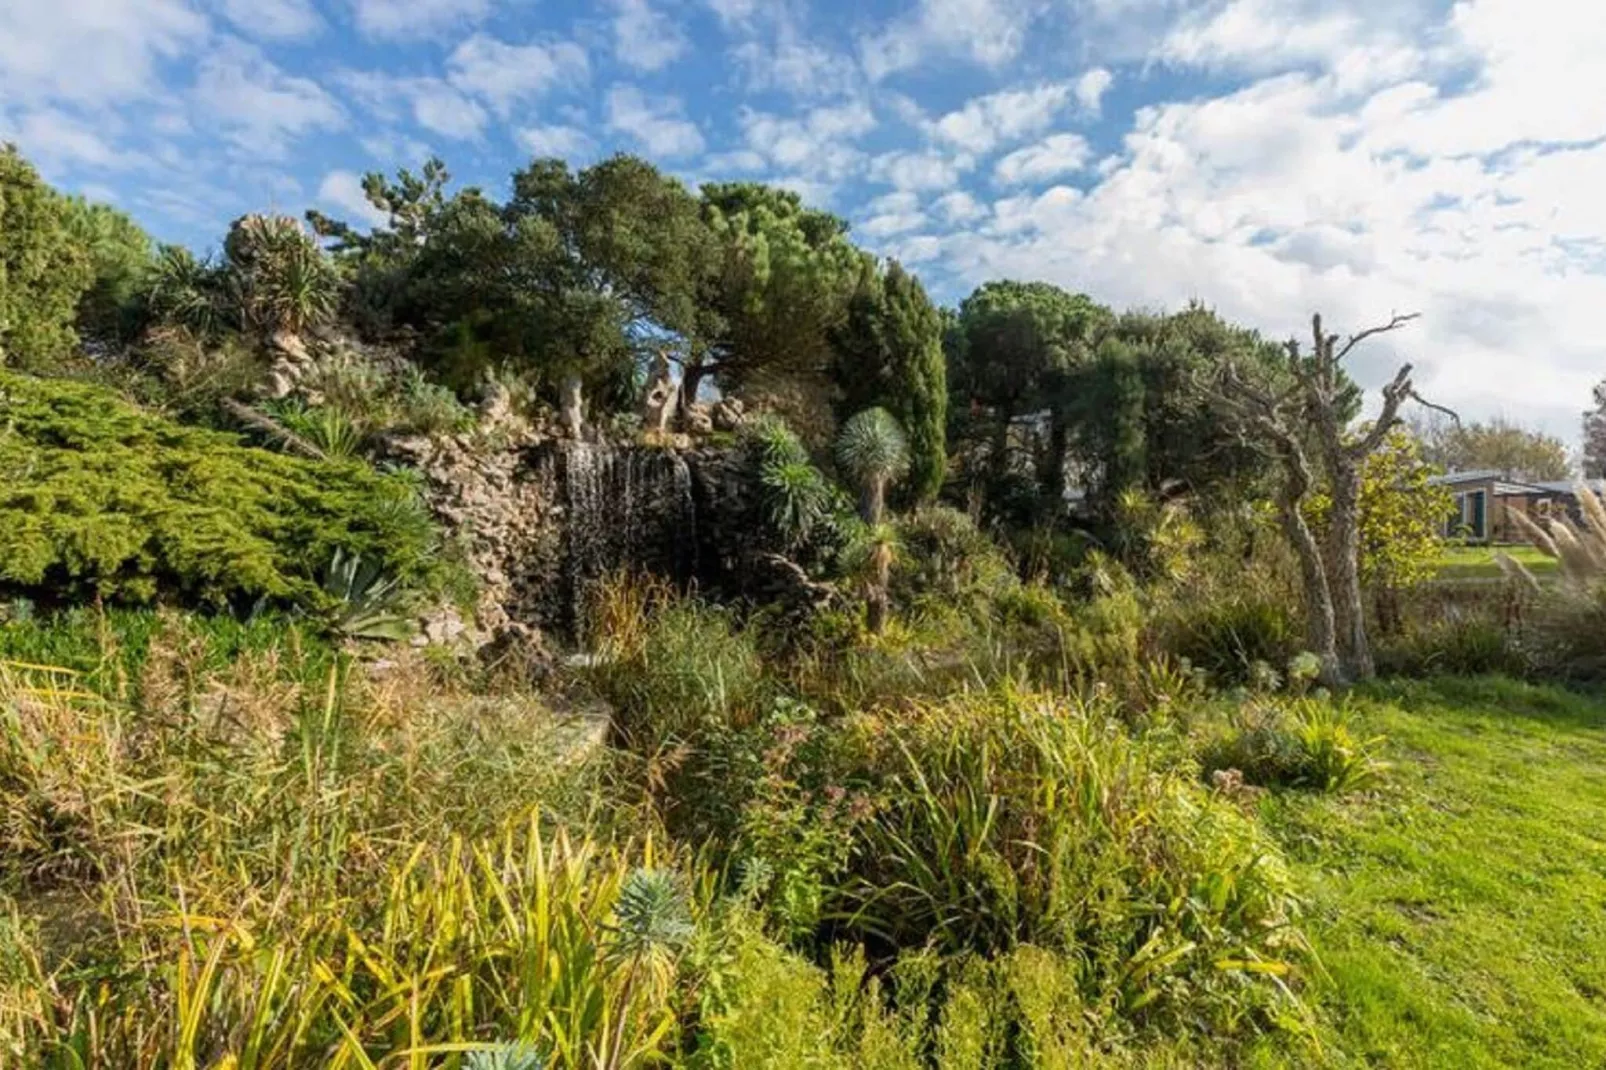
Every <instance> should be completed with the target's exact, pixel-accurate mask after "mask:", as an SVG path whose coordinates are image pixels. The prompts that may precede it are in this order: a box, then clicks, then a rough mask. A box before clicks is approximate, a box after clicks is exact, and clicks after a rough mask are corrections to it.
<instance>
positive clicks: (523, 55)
mask: <svg viewBox="0 0 1606 1070" xmlns="http://www.w3.org/2000/svg"><path fill="white" fill-rule="evenodd" d="M446 69H447V78H448V79H449V80H450V81H451V83H452V85H454V86H456V87H457V88H458V89H460V90H462V91H463V92H465V93H473V94H476V95H478V96H480V97H483V98H484V99H485V100H487V101H489V102H490V104H491V106H492V107H493V108H494V109H496V112H497V114H499V115H501V116H503V117H504V118H505V117H506V116H507V115H508V113H509V112H510V111H511V109H512V106H513V105H514V104H515V103H518V102H520V101H524V100H529V99H531V98H534V97H539V96H541V95H542V94H543V93H546V92H547V91H548V90H550V89H553V88H554V87H557V86H562V85H575V84H579V83H583V82H584V81H585V80H586V78H587V77H588V75H589V72H590V67H589V64H588V63H587V61H586V53H585V49H583V48H581V47H580V46H579V45H577V44H575V43H573V42H572V41H557V42H553V43H551V44H529V45H510V44H507V43H506V42H504V41H499V40H497V39H496V38H494V37H491V36H488V35H486V34H483V33H476V34H474V35H473V36H472V37H469V38H467V39H466V40H464V41H463V43H462V44H460V45H458V46H457V47H456V48H455V49H453V50H452V54H451V57H450V58H449V59H447V61H446Z"/></svg>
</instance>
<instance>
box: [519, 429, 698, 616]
mask: <svg viewBox="0 0 1606 1070" xmlns="http://www.w3.org/2000/svg"><path fill="white" fill-rule="evenodd" d="M548 463H549V464H550V465H551V467H550V468H549V469H548V474H547V478H548V481H549V482H548V486H549V488H550V491H549V493H550V498H549V501H550V502H551V505H552V506H555V507H556V508H555V509H554V512H558V511H560V510H561V515H562V518H561V520H560V522H559V523H560V526H561V528H562V532H563V534H562V538H561V540H560V549H559V553H560V554H561V558H562V560H561V562H559V563H558V567H557V569H555V570H554V571H555V572H556V576H555V577H554V578H555V579H557V581H558V585H559V586H560V588H561V589H560V590H558V591H552V592H549V597H548V598H547V599H543V601H545V602H546V604H547V607H548V614H549V615H550V616H551V617H552V618H553V619H552V621H550V623H556V624H558V625H559V626H561V627H563V628H564V629H565V630H569V631H573V629H574V628H575V625H576V624H577V622H578V620H579V618H580V612H581V609H582V607H583V605H584V602H585V599H586V596H587V591H588V588H589V587H590V586H591V585H592V584H593V583H595V582H596V581H597V580H598V579H599V578H600V577H602V576H605V575H607V574H609V573H611V572H615V571H617V570H620V569H627V568H628V569H642V570H646V571H650V572H654V573H657V574H658V575H662V576H665V577H668V578H670V579H673V580H675V581H676V582H681V583H684V582H686V581H688V580H690V579H692V578H693V577H694V576H695V575H696V572H697V556H698V555H697V507H696V503H695V501H694V499H693V496H692V474H691V469H690V468H689V467H688V466H687V464H686V461H685V459H684V458H682V457H681V456H680V455H679V454H678V453H675V452H674V451H673V450H666V449H653V448H649V447H645V446H621V445H614V444H611V443H599V442H575V441H564V442H561V443H558V444H556V447H555V450H554V452H553V454H552V455H550V459H549V462H548ZM550 595H556V597H555V598H553V597H550Z"/></svg>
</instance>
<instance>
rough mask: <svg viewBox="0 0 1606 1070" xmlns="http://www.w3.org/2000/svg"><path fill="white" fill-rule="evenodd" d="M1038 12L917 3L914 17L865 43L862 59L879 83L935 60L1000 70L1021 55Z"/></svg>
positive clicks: (1023, 4)
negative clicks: (954, 60)
mask: <svg viewBox="0 0 1606 1070" xmlns="http://www.w3.org/2000/svg"><path fill="white" fill-rule="evenodd" d="M1038 9H1039V5H1038V4H1036V3H1035V2H1034V0H917V3H916V4H915V9H914V10H913V11H912V12H910V13H908V14H907V15H904V16H902V17H900V18H898V19H896V20H894V21H893V22H892V23H891V24H890V25H889V26H887V27H886V28H885V29H884V30H883V31H881V32H880V33H878V34H875V35H873V36H871V37H868V38H866V39H865V40H863V41H861V42H860V49H859V51H860V58H861V60H862V62H863V63H864V69H865V73H866V74H868V75H869V76H870V78H871V79H873V80H876V81H879V80H881V79H882V78H885V77H887V76H889V75H892V74H896V73H898V72H899V71H903V70H908V69H909V68H912V67H917V66H920V65H922V64H923V63H925V62H927V61H928V60H929V59H930V58H932V57H934V56H944V57H957V58H960V59H964V60H968V61H970V62H972V63H975V64H978V65H980V66H983V67H990V68H996V67H1000V66H1002V65H1003V64H1005V63H1007V62H1008V61H1010V60H1012V59H1014V58H1015V56H1016V55H1017V54H1018V53H1019V52H1020V50H1021V46H1022V45H1023V43H1024V42H1025V39H1026V31H1027V28H1028V26H1029V25H1030V23H1031V21H1032V18H1033V17H1034V15H1035V14H1036V13H1037V11H1038Z"/></svg>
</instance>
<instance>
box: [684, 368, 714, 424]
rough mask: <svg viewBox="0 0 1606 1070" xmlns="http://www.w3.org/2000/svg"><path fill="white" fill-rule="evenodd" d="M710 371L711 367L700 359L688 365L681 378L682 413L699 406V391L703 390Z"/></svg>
mask: <svg viewBox="0 0 1606 1070" xmlns="http://www.w3.org/2000/svg"><path fill="white" fill-rule="evenodd" d="M709 370H710V369H709V366H708V365H707V364H705V363H704V362H703V360H702V358H700V357H699V358H698V359H697V360H695V361H693V362H692V363H690V364H688V365H686V370H685V371H684V372H682V373H681V376H680V405H681V409H682V411H684V410H685V409H687V408H689V407H691V406H692V405H695V404H697V391H698V390H700V389H702V386H703V377H704V376H705V375H707V374H708V372H709Z"/></svg>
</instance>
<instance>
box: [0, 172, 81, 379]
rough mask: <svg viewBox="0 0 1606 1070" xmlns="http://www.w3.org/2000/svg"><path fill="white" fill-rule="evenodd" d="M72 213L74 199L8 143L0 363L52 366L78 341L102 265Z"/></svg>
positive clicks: (2, 187)
mask: <svg viewBox="0 0 1606 1070" xmlns="http://www.w3.org/2000/svg"><path fill="white" fill-rule="evenodd" d="M68 217H69V210H68V203H67V202H66V201H65V200H64V199H63V198H62V197H61V196H60V195H58V194H57V193H56V191H55V190H53V189H51V188H50V187H49V186H48V185H46V184H45V182H44V180H43V179H41V178H40V177H39V173H38V172H37V171H35V170H34V169H33V167H32V165H30V164H29V163H28V161H26V160H24V159H23V158H22V156H21V155H20V154H19V153H18V152H17V150H16V148H15V147H13V146H11V145H7V144H4V143H0V367H4V366H6V365H8V364H9V365H11V366H13V367H25V368H48V367H51V366H52V363H53V362H54V361H55V360H57V359H58V358H60V357H62V356H64V355H65V354H66V353H68V352H69V351H70V350H71V349H72V348H73V347H74V346H75V345H76V344H77V341H78V337H77V334H76V333H75V332H74V330H73V319H74V316H75V315H76V313H77V309H78V302H79V299H80V298H81V297H82V296H83V295H84V292H85V291H86V290H88V289H89V287H90V286H91V285H92V284H93V282H94V269H93V267H92V266H91V261H90V257H89V253H88V251H87V250H86V249H85V248H84V246H83V244H82V243H81V242H80V241H78V240H77V239H76V238H75V237H74V236H73V234H72V232H71V230H70V229H69V228H68Z"/></svg>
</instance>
